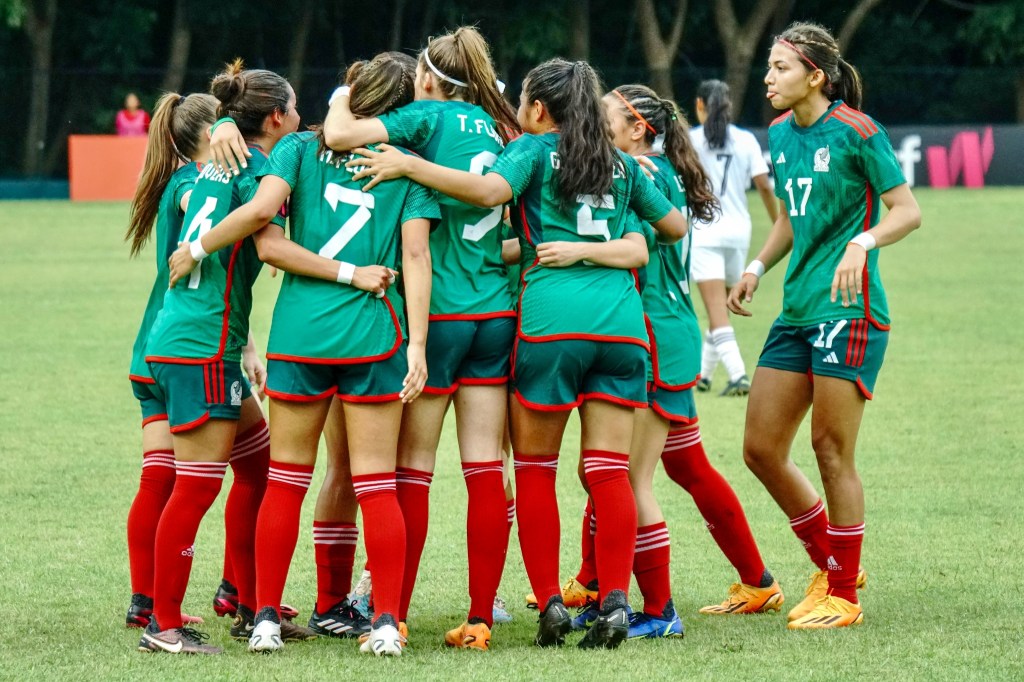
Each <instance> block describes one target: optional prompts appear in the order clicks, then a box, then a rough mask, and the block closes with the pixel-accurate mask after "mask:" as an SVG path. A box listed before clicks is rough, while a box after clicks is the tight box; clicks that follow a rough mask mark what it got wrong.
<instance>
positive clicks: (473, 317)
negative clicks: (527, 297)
mask: <svg viewBox="0 0 1024 682" xmlns="http://www.w3.org/2000/svg"><path fill="white" fill-rule="evenodd" d="M515 316H516V311H514V310H498V311H495V312H493V313H452V314H441V315H431V316H430V321H431V322H476V321H479V320H494V319H498V318H500V317H515Z"/></svg>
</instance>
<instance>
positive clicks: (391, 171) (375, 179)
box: [345, 144, 411, 192]
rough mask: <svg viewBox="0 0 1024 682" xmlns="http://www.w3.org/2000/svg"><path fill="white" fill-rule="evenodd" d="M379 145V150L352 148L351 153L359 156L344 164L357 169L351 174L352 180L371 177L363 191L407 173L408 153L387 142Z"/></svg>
mask: <svg viewBox="0 0 1024 682" xmlns="http://www.w3.org/2000/svg"><path fill="white" fill-rule="evenodd" d="M379 147H380V151H379V152H375V151H372V150H370V149H365V148H363V147H360V148H358V149H353V150H352V153H353V154H356V155H358V156H359V158H353V159H351V160H350V161H349V162H348V163H346V164H345V167H346V168H352V169H357V170H356V174H355V175H353V176H352V179H353V180H362V179H363V178H372V180H370V181H369V182H368V183H366V185H365V186H364V187H363V191H364V192H366V191H369V190H370V189H371V188H373V187H375V186H376V185H377V184H379V183H381V182H384V181H385V180H392V179H394V178H401V177H405V176H406V175H407V174H408V171H406V161H408V160H409V159H410V158H411V157H410V156H409V155H408V154H405V153H403V152H400V151H398V150H397V149H395V148H394V147H392V146H391V145H389V144H381V145H379Z"/></svg>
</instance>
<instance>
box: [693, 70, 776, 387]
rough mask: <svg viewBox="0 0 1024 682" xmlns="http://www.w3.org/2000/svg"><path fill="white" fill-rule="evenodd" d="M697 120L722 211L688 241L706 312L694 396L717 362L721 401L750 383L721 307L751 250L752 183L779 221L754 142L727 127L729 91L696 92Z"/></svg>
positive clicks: (712, 86) (714, 87) (717, 84)
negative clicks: (722, 381)
mask: <svg viewBox="0 0 1024 682" xmlns="http://www.w3.org/2000/svg"><path fill="white" fill-rule="evenodd" d="M696 109H697V120H699V121H700V122H701V124H702V125H700V126H698V127H696V128H693V129H692V130H691V131H690V139H691V140H692V141H693V146H694V147H695V148H696V149H697V154H698V155H699V156H700V162H701V164H702V165H703V166H704V168H705V169H707V173H708V176H709V177H710V178H711V187H712V189H713V190H714V192H715V196H716V197H717V198H718V201H719V203H720V204H721V207H722V210H721V213H720V214H718V215H717V216H716V217H715V218H714V219H712V220H711V221H710V222H708V223H707V224H705V225H697V226H696V229H694V231H693V233H692V238H691V245H692V248H693V259H692V260H693V272H692V274H693V280H694V281H695V282H696V283H697V288H698V289H699V290H700V297H701V299H702V300H703V301H704V308H705V310H707V312H708V331H707V333H706V334H705V335H704V351H703V356H702V360H701V370H700V374H701V378H700V380H699V381H698V382H697V390H698V391H709V390H711V377H712V376H713V375H714V373H715V368H717V367H718V363H719V361H721V362H722V363H723V364H724V365H725V370H726V372H727V373H728V375H729V381H728V383H727V384H726V386H725V389H724V390H723V391H722V393H721V394H722V395H723V396H728V395H746V394H747V393H748V392H749V391H750V379H749V378H748V377H747V369H746V367H745V366H744V364H743V356H742V355H740V347H739V344H737V343H736V332H735V331H734V330H733V328H732V325H731V324H730V323H729V311H728V310H727V309H726V307H725V300H726V296H727V295H728V293H729V287H732V286H733V285H734V284H736V282H738V281H739V279H740V276H741V275H742V274H743V271H742V268H743V264H744V263H746V261H747V250H748V249H749V248H750V212H749V211H748V210H747V187H749V186H750V183H751V181H753V183H754V187H756V188H757V193H758V194H759V195H760V196H761V201H762V202H764V207H765V210H766V211H768V217H770V218H771V221H772V222H773V223H774V222H775V219H776V218H777V217H778V215H779V208H778V205H777V204H776V203H775V197H773V196H772V187H771V181H769V179H768V165H767V164H766V163H765V161H764V157H763V156H762V154H761V146H760V145H758V143H757V140H756V139H755V138H754V136H753V135H752V134H751V133H750V132H749V131H746V130H743V129H742V128H737V127H736V126H734V125H733V124H732V104H731V100H730V99H729V86H728V85H726V84H725V83H723V82H722V81H717V80H709V81H704V82H703V83H701V84H700V86H699V87H698V88H697V102H696Z"/></svg>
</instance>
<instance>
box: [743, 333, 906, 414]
mask: <svg viewBox="0 0 1024 682" xmlns="http://www.w3.org/2000/svg"><path fill="white" fill-rule="evenodd" d="M888 343H889V332H888V331H885V330H882V329H879V328H878V327H876V326H874V325H873V324H871V323H870V322H869V321H868V320H866V319H863V318H861V319H855V320H833V321H831V322H822V323H821V324H816V325H813V326H809V327H793V326H790V325H788V324H785V323H784V322H782V320H775V323H774V324H773V325H772V328H771V330H770V331H769V332H768V339H767V340H766V341H765V342H764V349H763V350H762V351H761V357H760V359H759V360H758V361H757V364H758V366H759V367H770V368H772V369H780V370H783V371H787V372H800V373H806V374H809V375H811V376H812V377H813V376H815V375H817V376H826V377H835V378H837V379H846V380H847V381H852V382H853V383H855V384H857V388H859V389H860V392H861V393H862V394H863V395H864V397H865V398H867V399H868V400H871V397H872V395H873V393H874V390H875V381H876V380H877V379H878V372H879V370H881V369H882V360H883V359H884V358H885V348H886V346H887V345H888Z"/></svg>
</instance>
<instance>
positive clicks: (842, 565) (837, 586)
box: [828, 523, 864, 604]
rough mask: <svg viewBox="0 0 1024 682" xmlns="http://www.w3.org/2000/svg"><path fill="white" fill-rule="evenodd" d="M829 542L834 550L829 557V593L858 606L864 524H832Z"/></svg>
mask: <svg viewBox="0 0 1024 682" xmlns="http://www.w3.org/2000/svg"><path fill="white" fill-rule="evenodd" d="M828 541H829V546H830V548H831V550H832V553H831V554H829V557H828V593H829V594H831V595H834V596H836V597H840V598H842V599H845V600H846V601H848V602H852V603H854V604H856V603H857V573H859V572H860V548H861V545H862V544H864V524H863V523H860V524H857V525H856V526H833V525H832V524H831V523H830V524H829V525H828Z"/></svg>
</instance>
